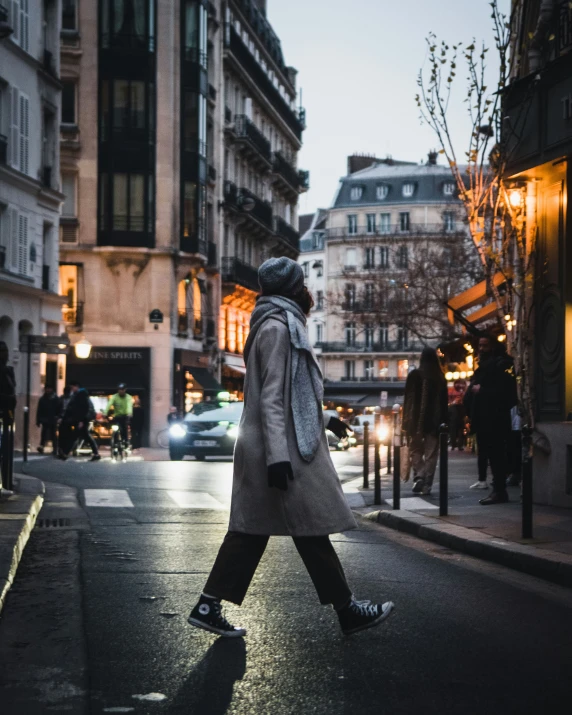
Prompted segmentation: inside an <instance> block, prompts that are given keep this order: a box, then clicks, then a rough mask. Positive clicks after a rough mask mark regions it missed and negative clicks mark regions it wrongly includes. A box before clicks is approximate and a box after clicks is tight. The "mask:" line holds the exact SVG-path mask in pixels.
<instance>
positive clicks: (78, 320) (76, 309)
mask: <svg viewBox="0 0 572 715" xmlns="http://www.w3.org/2000/svg"><path fill="white" fill-rule="evenodd" d="M83 306H84V304H83V302H82V301H80V302H78V303H73V304H72V305H64V306H62V320H63V322H64V323H65V325H66V327H67V328H81V326H82V325H83Z"/></svg>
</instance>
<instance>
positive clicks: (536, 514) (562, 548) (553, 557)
mask: <svg viewBox="0 0 572 715" xmlns="http://www.w3.org/2000/svg"><path fill="white" fill-rule="evenodd" d="M437 473H438V472H437ZM476 474H477V465H476V457H475V456H474V455H472V454H470V453H464V452H463V453H459V452H450V453H449V484H450V489H449V515H448V516H446V517H440V516H439V483H438V481H436V483H435V485H434V487H433V492H434V493H433V494H432V495H431V496H429V497H421V496H419V495H413V494H412V493H411V486H412V483H411V482H409V483H406V484H404V483H401V504H400V506H401V509H400V510H398V511H395V510H393V509H392V505H393V491H392V489H393V487H392V479H391V477H387V476H385V475H384V476H383V477H382V498H383V504H382V505H381V506H374V505H373V490H372V489H368V490H364V489H363V488H362V480H361V478H360V479H355V480H353V481H352V482H350V483H347V484H345V485H344V491H346V492H349V494H348V501H349V503H350V505H351V507H352V508H353V509H354V511H355V512H356V513H357V514H358V515H360V516H361V517H364V518H367V519H368V520H372V521H377V522H378V523H380V524H383V525H384V526H389V527H391V528H394V529H398V530H400V531H404V532H407V533H409V534H412V535H414V536H418V537H419V538H422V539H426V540H429V541H434V542H437V543H439V544H441V545H443V546H447V547H448V548H451V549H454V550H456V551H461V552H464V553H467V554H470V555H472V556H477V557H479V558H483V559H487V560H489V561H494V562H496V563H499V564H502V565H504V566H508V567H510V568H515V569H517V570H519V571H523V572H525V573H528V574H530V575H533V576H537V577H540V578H544V579H548V580H550V581H554V582H556V583H559V584H561V585H565V586H570V587H572V510H570V509H561V508H557V507H547V506H537V505H535V506H534V509H533V525H534V530H533V536H534V538H532V539H522V538H521V529H522V506H521V502H520V489H519V488H516V487H513V488H509V489H508V492H509V497H510V502H509V503H508V504H495V505H493V506H482V505H481V504H479V499H480V498H482V497H483V496H486V495H487V494H488V492H487V491H480V490H472V489H469V486H470V485H471V484H473V483H474V482H475V481H476ZM372 482H373V476H372V475H370V487H373V483H372ZM360 501H361V503H360Z"/></svg>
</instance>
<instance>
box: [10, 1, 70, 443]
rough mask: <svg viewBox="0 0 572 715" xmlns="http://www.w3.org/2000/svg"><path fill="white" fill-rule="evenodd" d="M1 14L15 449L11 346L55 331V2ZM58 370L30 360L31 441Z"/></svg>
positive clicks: (60, 362) (17, 362)
mask: <svg viewBox="0 0 572 715" xmlns="http://www.w3.org/2000/svg"><path fill="white" fill-rule="evenodd" d="M1 15H2V17H1V18H0V19H2V20H4V21H5V22H6V24H7V26H8V27H9V28H10V30H11V34H10V35H9V36H7V37H4V38H3V39H1V40H0V340H2V341H4V342H6V343H7V345H8V349H9V360H10V362H11V363H12V364H13V365H14V368H15V373H16V381H17V395H18V406H17V409H16V446H18V447H21V435H22V429H21V426H22V420H23V408H24V405H25V394H26V391H27V379H26V372H27V371H26V364H27V358H26V355H25V354H24V353H23V352H20V351H19V346H20V344H21V343H22V342H23V341H24V340H25V336H26V335H28V334H31V335H38V334H40V335H52V336H57V335H60V334H61V332H62V331H63V325H62V313H61V305H62V302H63V301H62V299H61V298H60V296H59V292H58V231H59V210H60V204H61V202H62V199H63V196H62V194H61V193H60V190H59V146H58V127H59V117H60V102H61V84H60V81H59V78H58V77H59V57H58V45H59V35H60V24H61V2H59V1H54V2H51V3H43V2H41V1H40V0H26V2H12V3H9V7H8V11H7V12H6V11H4V9H3V11H2V13H1ZM64 369H65V357H64V356H56V355H53V356H51V355H50V356H46V355H33V356H32V361H31V374H30V378H31V380H30V393H31V411H32V419H31V425H32V432H31V439H32V441H34V440H36V438H37V434H36V432H35V420H34V416H35V407H36V404H37V399H38V397H39V395H40V393H41V390H42V387H43V386H44V385H49V386H51V387H53V388H55V389H61V388H62V387H63V378H64Z"/></svg>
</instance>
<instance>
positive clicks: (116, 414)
mask: <svg viewBox="0 0 572 715" xmlns="http://www.w3.org/2000/svg"><path fill="white" fill-rule="evenodd" d="M105 412H106V414H107V415H109V413H110V412H111V413H112V414H113V419H114V420H115V423H116V424H117V425H118V426H119V432H120V434H121V440H122V441H123V444H128V441H129V423H130V422H131V417H132V416H133V398H132V397H131V395H129V394H128V393H127V386H126V385H125V384H124V383H123V382H122V383H121V384H120V385H118V386H117V392H116V393H115V395H113V396H112V397H111V398H110V400H109V402H108V403H107V409H106V410H105Z"/></svg>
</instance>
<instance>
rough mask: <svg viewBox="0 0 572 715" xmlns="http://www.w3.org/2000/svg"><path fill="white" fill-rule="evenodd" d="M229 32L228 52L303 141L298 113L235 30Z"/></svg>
mask: <svg viewBox="0 0 572 715" xmlns="http://www.w3.org/2000/svg"><path fill="white" fill-rule="evenodd" d="M227 30H228V31H227V33H225V49H226V51H227V52H228V53H230V54H231V55H232V56H233V57H234V58H235V60H236V62H237V63H238V64H239V65H240V66H241V67H242V69H243V70H244V71H245V72H246V73H247V74H248V75H250V77H251V79H252V80H253V82H254V85H255V86H256V87H257V88H258V89H259V91H261V92H262V94H263V95H264V96H265V98H266V99H267V100H268V101H269V102H270V104H271V105H272V106H273V107H274V109H276V111H277V112H278V114H279V115H280V116H281V118H282V119H283V120H284V122H285V123H286V125H287V126H288V127H289V128H290V130H291V131H292V132H293V133H294V135H295V136H296V137H297V138H298V139H301V138H302V131H303V129H304V125H303V122H302V121H301V120H300V117H299V116H297V113H296V112H295V111H294V110H293V109H291V107H290V106H289V105H288V103H287V102H286V100H285V99H284V98H283V97H282V95H281V94H280V92H279V90H278V89H277V88H276V87H275V86H274V84H273V83H272V80H271V79H270V78H269V77H268V75H267V74H266V72H265V71H264V70H263V69H262V67H261V66H260V64H259V63H258V61H257V60H256V59H255V57H254V56H253V55H252V53H251V52H250V50H249V49H248V47H247V46H246V45H245V44H244V42H243V40H242V38H241V37H240V35H239V34H238V33H237V31H236V30H235V28H234V27H233V26H229V27H228V28H227Z"/></svg>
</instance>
